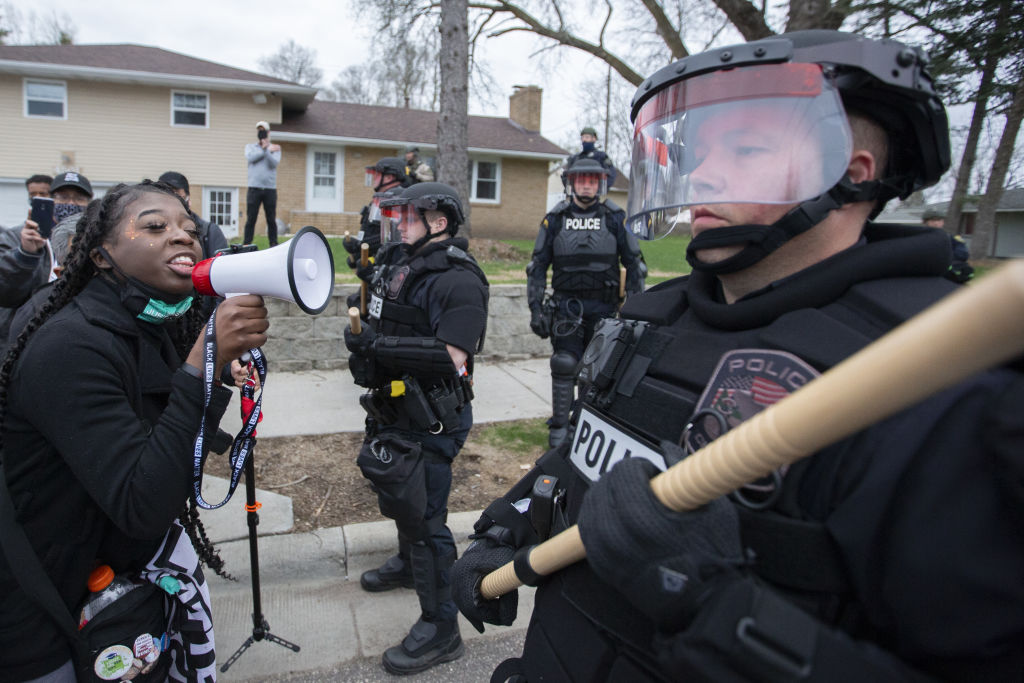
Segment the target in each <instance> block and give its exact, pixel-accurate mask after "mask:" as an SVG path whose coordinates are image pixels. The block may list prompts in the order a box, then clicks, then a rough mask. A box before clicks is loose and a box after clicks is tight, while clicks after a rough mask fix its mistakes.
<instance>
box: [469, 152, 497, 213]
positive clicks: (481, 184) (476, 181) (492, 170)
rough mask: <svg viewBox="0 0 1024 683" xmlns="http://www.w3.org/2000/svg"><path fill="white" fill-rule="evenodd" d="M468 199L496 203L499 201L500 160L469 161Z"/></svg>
mask: <svg viewBox="0 0 1024 683" xmlns="http://www.w3.org/2000/svg"><path fill="white" fill-rule="evenodd" d="M470 164H471V166H472V168H471V170H470V182H469V187H470V196H469V199H470V201H473V202H483V203H488V204H497V203H498V202H499V201H501V192H500V188H501V162H498V161H479V160H473V161H471V162H470Z"/></svg>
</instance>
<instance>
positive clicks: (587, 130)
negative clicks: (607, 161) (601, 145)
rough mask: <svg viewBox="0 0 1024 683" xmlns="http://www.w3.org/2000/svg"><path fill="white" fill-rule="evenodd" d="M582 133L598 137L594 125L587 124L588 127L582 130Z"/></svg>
mask: <svg viewBox="0 0 1024 683" xmlns="http://www.w3.org/2000/svg"><path fill="white" fill-rule="evenodd" d="M580 135H593V136H594V137H595V138H596V137H597V130H595V129H594V127H593V126H587V127H586V128H584V129H583V130H581V131H580Z"/></svg>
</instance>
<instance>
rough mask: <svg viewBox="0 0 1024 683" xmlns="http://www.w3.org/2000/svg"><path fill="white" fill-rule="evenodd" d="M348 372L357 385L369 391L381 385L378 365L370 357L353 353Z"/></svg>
mask: <svg viewBox="0 0 1024 683" xmlns="http://www.w3.org/2000/svg"><path fill="white" fill-rule="evenodd" d="M348 370H349V372H351V373H352V379H353V380H354V381H355V383H356V384H358V385H359V386H361V387H366V388H368V389H369V388H373V387H375V386H377V385H378V384H380V383H379V382H378V381H377V364H376V363H375V362H374V361H373V358H371V357H370V356H364V355H362V354H359V353H353V354H352V355H351V356H349V357H348Z"/></svg>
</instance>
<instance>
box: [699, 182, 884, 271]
mask: <svg viewBox="0 0 1024 683" xmlns="http://www.w3.org/2000/svg"><path fill="white" fill-rule="evenodd" d="M885 190H886V183H885V181H879V180H869V181H865V182H862V183H854V182H853V181H851V180H850V178H849V177H848V176H843V178H842V179H841V180H840V181H839V182H838V183H836V184H835V185H834V186H833V187H832V189H831V190H829V191H828V192H826V193H825V194H822V195H818V196H817V197H815V198H814V199H808V200H807V201H805V202H802V203H800V204H799V205H797V206H795V207H793V209H792V210H790V211H789V213H787V214H786V215H785V216H783V217H782V218H780V219H779V220H777V221H775V222H774V223H772V224H771V225H758V224H747V225H728V226H724V227H721V228H715V229H713V230H707V231H705V232H702V233H701V234H699V235H697V236H696V237H694V238H693V239H692V240H690V244H689V245H688V246H687V247H686V261H687V262H688V263H689V264H690V266H691V267H692V268H693V269H694V270H699V271H702V272H705V273H711V274H713V275H724V274H728V273H735V272H738V271H741V270H744V269H746V268H749V267H750V266H752V265H754V264H755V263H757V262H759V261H761V260H762V259H764V258H765V257H766V256H768V254H770V253H772V252H773V251H775V250H776V249H778V248H779V247H781V246H782V245H783V244H785V243H786V242H788V241H789V240H791V239H793V238H794V237H796V236H797V235H799V234H800V233H802V232H806V231H808V230H810V229H811V228H813V227H814V226H815V225H817V224H818V223H821V222H822V221H823V220H825V218H826V217H827V216H828V214H829V213H830V212H831V211H833V210H835V209H838V208H840V207H841V206H844V205H846V204H852V203H854V202H863V201H870V200H874V199H878V198H880V196H882V195H884V194H885V193H886V192H885ZM738 244H746V246H745V247H743V249H741V250H740V252H739V253H737V254H734V255H733V256H730V257H729V258H727V259H725V260H723V261H718V262H716V263H706V262H704V261H701V260H700V259H699V258H698V257H697V252H698V251H700V250H701V249H715V248H719V247H730V246H735V245H738Z"/></svg>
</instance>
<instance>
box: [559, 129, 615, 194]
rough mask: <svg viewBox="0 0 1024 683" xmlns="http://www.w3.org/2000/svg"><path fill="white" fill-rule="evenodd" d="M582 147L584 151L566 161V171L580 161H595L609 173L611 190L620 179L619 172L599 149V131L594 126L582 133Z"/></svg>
mask: <svg viewBox="0 0 1024 683" xmlns="http://www.w3.org/2000/svg"><path fill="white" fill-rule="evenodd" d="M580 145H581V147H582V149H581V150H580V151H579V152H576V154H573V155H571V156H569V157H568V158H567V159H566V160H565V165H564V168H565V170H569V169H570V168H572V165H573V164H574V163H576V162H577V161H579V160H580V159H593V160H594V161H596V162H597V163H599V164H601V166H603V167H604V169H605V170H606V171H608V187H609V188H610V187H611V186H612V185H614V184H615V179H616V178H617V177H618V171H616V170H615V164H613V163H612V160H611V159H609V158H608V155H607V154H606V153H605V152H604V150H600V149H598V148H597V131H596V130H594V128H593V126H587V127H586V128H584V129H583V130H581V131H580ZM563 181H564V177H563Z"/></svg>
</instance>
